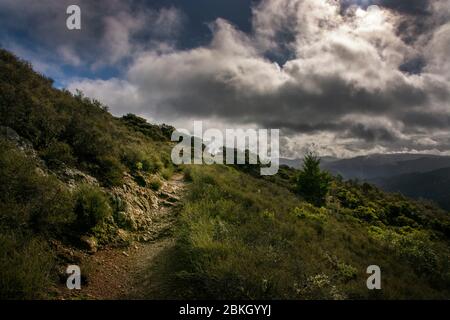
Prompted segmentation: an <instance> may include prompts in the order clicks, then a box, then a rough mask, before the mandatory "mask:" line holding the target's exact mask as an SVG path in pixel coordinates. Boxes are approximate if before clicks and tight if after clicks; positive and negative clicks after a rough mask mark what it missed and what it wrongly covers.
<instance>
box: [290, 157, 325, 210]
mask: <svg viewBox="0 0 450 320" xmlns="http://www.w3.org/2000/svg"><path fill="white" fill-rule="evenodd" d="M330 182H331V176H330V175H329V174H328V172H325V171H322V170H320V158H319V157H318V156H316V155H315V154H314V153H312V152H309V153H308V154H307V155H306V156H305V159H304V161H303V168H302V170H300V172H299V174H298V176H297V192H298V193H299V194H300V195H301V196H302V197H304V198H305V200H306V201H308V202H310V203H312V204H314V205H315V206H318V207H320V206H322V205H323V204H324V203H325V197H326V195H327V193H328V190H329V188H330Z"/></svg>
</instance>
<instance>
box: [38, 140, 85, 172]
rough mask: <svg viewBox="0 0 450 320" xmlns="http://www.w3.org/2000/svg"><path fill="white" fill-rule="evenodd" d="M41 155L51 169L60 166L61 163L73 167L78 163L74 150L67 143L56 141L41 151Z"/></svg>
mask: <svg viewBox="0 0 450 320" xmlns="http://www.w3.org/2000/svg"><path fill="white" fill-rule="evenodd" d="M40 155H41V157H42V158H43V159H44V160H45V161H46V163H47V165H48V166H50V167H52V166H54V165H58V164H59V163H61V162H62V163H65V164H67V165H72V164H74V163H75V162H76V159H75V157H74V156H73V152H72V148H71V147H70V146H69V145H68V144H67V143H64V142H60V141H55V142H53V143H52V144H50V145H49V146H48V147H47V148H46V149H44V150H43V151H41V153H40Z"/></svg>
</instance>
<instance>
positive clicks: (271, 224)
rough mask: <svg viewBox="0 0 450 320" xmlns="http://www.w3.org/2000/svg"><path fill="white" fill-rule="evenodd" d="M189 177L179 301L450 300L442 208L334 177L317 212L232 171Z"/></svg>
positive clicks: (210, 170)
mask: <svg viewBox="0 0 450 320" xmlns="http://www.w3.org/2000/svg"><path fill="white" fill-rule="evenodd" d="M186 170H187V175H188V177H190V178H191V179H192V187H191V191H190V194H189V196H188V197H187V200H186V204H185V207H184V209H183V212H182V214H181V225H180V228H179V232H178V235H179V250H180V259H181V261H183V263H180V266H181V267H180V269H179V270H178V276H179V278H180V279H181V280H183V281H184V286H185V287H186V288H187V289H186V291H185V294H186V295H185V297H190V298H192V297H196V298H220V299H230V298H233V299H241V298H244V299H257V298H258V299H272V298H280V299H285V298H287V299H345V298H350V299H367V298H369V299H370V298H383V299H405V298H448V297H449V296H450V272H449V270H450V269H449V267H450V265H449V264H450V251H449V236H450V234H449V230H450V228H449V226H450V225H449V219H448V216H447V215H446V214H445V213H444V212H441V211H440V210H439V209H436V208H432V207H425V206H424V205H422V204H420V203H416V202H411V201H409V200H407V199H405V198H404V197H402V196H400V195H389V194H385V193H383V192H381V191H379V190H378V189H376V188H375V187H372V186H370V185H367V184H365V185H359V184H356V183H354V182H342V181H340V180H337V179H334V180H333V181H332V183H331V187H330V188H331V189H330V192H329V196H328V197H327V201H326V204H325V205H324V206H322V207H315V206H314V205H312V204H310V203H308V202H305V201H304V200H302V199H301V198H299V197H298V196H297V195H296V194H295V193H293V192H291V191H289V190H288V189H286V188H284V187H282V186H280V184H275V183H272V182H269V181H267V180H266V179H261V178H255V177H252V176H249V175H248V174H246V173H243V172H241V171H238V170H237V169H236V168H234V167H229V166H228V167H226V166H210V167H207V168H205V167H204V166H202V167H197V166H194V167H189V168H187V169H186ZM293 174H294V175H295V174H296V173H295V171H293ZM372 264H376V265H379V266H380V267H381V270H382V286H383V287H382V288H383V290H381V291H378V290H374V291H370V290H368V289H367V287H366V279H367V277H368V275H367V274H366V268H367V267H368V266H369V265H372Z"/></svg>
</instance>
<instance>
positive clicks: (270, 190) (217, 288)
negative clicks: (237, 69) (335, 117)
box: [0, 51, 450, 299]
mask: <svg viewBox="0 0 450 320" xmlns="http://www.w3.org/2000/svg"><path fill="white" fill-rule="evenodd" d="M0 126H1V127H2V129H1V130H0V133H1V136H0V252H2V255H0V298H7V299H11V298H19V299H24V298H25V299H34V298H42V297H44V298H48V297H49V288H51V287H52V286H54V285H55V283H57V282H58V281H62V282H61V283H62V284H63V283H64V281H65V280H64V279H65V274H64V273H63V269H62V268H63V267H64V266H65V265H67V264H73V263H75V264H76V263H77V260H76V257H75V256H73V255H71V254H70V252H74V251H78V250H81V251H82V252H83V253H84V254H94V255H95V254H96V253H95V251H97V250H100V251H101V250H103V248H105V247H114V246H115V247H123V248H127V247H128V248H129V246H130V245H133V243H136V242H146V241H151V240H152V239H153V238H152V233H151V230H152V228H153V227H154V226H155V213H157V212H159V211H158V210H159V209H160V208H161V207H162V206H166V205H170V204H171V203H172V202H173V199H171V197H170V195H167V194H164V192H163V190H161V186H162V185H163V184H164V183H165V182H166V181H168V180H169V179H170V178H171V176H172V175H173V173H174V172H177V174H180V173H183V174H184V177H185V179H186V181H188V183H187V189H188V190H187V194H186V197H185V198H184V199H180V207H179V210H180V212H179V215H177V216H176V222H175V223H174V226H175V227H174V229H173V232H174V233H173V236H174V241H175V245H174V252H173V255H172V257H171V259H168V260H167V262H168V263H169V264H170V265H166V266H165V267H164V268H168V269H167V270H169V269H170V270H171V274H172V275H173V277H172V278H170V279H167V280H164V281H168V283H166V285H167V286H165V287H167V288H174V290H173V291H171V292H169V293H167V294H166V295H165V297H166V298H190V299H193V298H208V299H218V298H236V299H256V298H264V299H274V298H282V299H405V298H419V299H420V298H422V299H430V298H446V299H448V298H450V272H449V270H450V244H449V239H450V219H449V216H448V214H447V213H446V212H443V211H442V210H440V209H439V208H436V207H434V206H432V205H429V204H427V203H422V202H417V201H412V200H409V199H407V198H405V197H403V196H401V195H395V194H388V193H384V192H382V191H380V190H379V189H377V188H376V187H373V186H371V185H369V184H358V183H356V182H345V181H342V180H341V179H339V178H334V179H333V180H332V184H331V189H330V192H329V194H328V196H327V198H326V201H325V205H324V206H323V207H320V208H318V207H315V206H313V205H312V204H310V203H308V202H306V201H304V200H303V199H302V198H301V197H300V196H298V195H297V194H296V193H295V188H294V186H293V184H294V182H293V181H294V180H295V176H296V175H297V174H298V172H297V171H296V170H295V169H289V168H287V167H283V168H281V170H280V173H279V174H278V175H276V176H273V177H260V176H259V175H257V174H255V173H256V172H258V170H257V168H253V167H249V166H225V165H214V166H203V165H199V166H178V167H176V166H174V165H173V164H172V163H171V161H170V157H169V154H170V150H171V147H172V143H171V142H170V141H169V139H168V137H169V136H170V133H171V131H172V130H173V128H171V127H170V126H166V125H161V126H158V125H151V124H148V123H146V121H145V120H144V119H141V118H139V117H136V116H134V115H128V116H125V117H122V118H115V117H113V116H112V115H111V114H109V113H108V111H107V107H106V106H103V105H102V104H101V103H100V102H98V101H92V100H90V99H87V98H85V97H83V95H82V94H81V93H79V94H76V95H72V94H71V93H69V92H66V91H60V90H57V89H55V88H53V87H52V81H51V80H49V79H47V78H45V77H43V76H41V75H38V74H36V73H35V72H34V71H33V70H32V68H31V66H30V65H29V64H27V63H26V62H23V61H20V60H18V59H17V58H16V57H14V56H13V55H12V54H10V53H8V52H6V51H0ZM55 244H56V245H55ZM61 248H62V249H61ZM373 264H376V265H379V266H380V268H381V270H382V287H383V289H382V290H368V289H367V287H366V279H367V276H368V275H367V274H366V269H367V267H368V266H369V265H373ZM140 270H146V269H145V268H141V269H140ZM143 272H145V271H143ZM148 272H149V273H150V272H152V271H151V270H148ZM163 273H164V272H163ZM145 278H146V277H145V276H144V279H145ZM85 280H86V279H85ZM87 280H89V279H87ZM169 282H170V283H169ZM84 285H87V286H89V281H87V283H84ZM154 290H155V286H154V285H152V284H151V283H150V284H149V287H148V288H143V291H144V292H145V291H146V292H148V295H145V294H143V295H144V296H147V297H149V298H152V297H155V296H156V295H155V294H154ZM88 298H89V297H88Z"/></svg>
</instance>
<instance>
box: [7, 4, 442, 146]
mask: <svg viewBox="0 0 450 320" xmlns="http://www.w3.org/2000/svg"><path fill="white" fill-rule="evenodd" d="M155 3H156V4H157V5H152V4H155ZM172 3H173V4H174V5H173V6H172ZM220 3H221V4H223V9H222V10H224V15H226V14H228V15H230V14H229V13H230V12H235V11H233V10H231V9H230V10H225V8H226V5H225V2H220ZM233 3H234V2H233ZM233 3H230V4H229V5H230V6H234V5H233ZM236 3H237V2H236ZM68 4H79V5H80V6H81V7H82V12H83V30H82V32H70V33H69V32H68V31H67V30H66V28H64V27H62V28H61V25H62V26H65V19H66V17H67V16H66V14H65V8H66V7H67V5H68ZM373 4H377V5H378V6H379V8H380V9H377V7H370V5H373ZM447 4H448V3H446V0H436V1H417V0H413V1H393V0H372V1H366V0H361V1H359V0H352V1H350V0H345V1H344V0H342V1H331V0H263V1H257V2H254V5H253V7H252V8H251V9H252V10H251V12H252V17H250V16H249V17H248V19H247V20H248V21H249V22H248V23H249V24H251V25H250V26H247V25H246V24H245V23H242V21H244V20H246V18H245V17H244V16H242V17H239V19H237V20H236V21H233V22H234V23H235V24H233V23H230V22H229V21H227V20H225V19H217V20H216V21H215V22H211V21H203V20H207V19H209V18H210V17H213V16H214V17H215V16H217V14H216V13H214V14H212V13H211V14H208V15H202V16H199V15H196V14H195V12H194V11H192V10H185V12H183V11H182V10H180V9H179V8H180V5H179V2H177V1H173V2H171V1H156V2H151V3H150V2H149V1H143V0H142V1H137V0H136V1H131V0H129V1H119V0H113V1H87V0H77V1H66V0H62V1H56V0H54V1H50V0H44V1H40V2H39V3H38V2H36V1H31V0H21V1H12V0H3V1H2V2H1V3H0V21H1V22H0V24H1V25H2V29H1V30H2V31H0V41H1V42H4V43H8V44H9V45H10V46H11V47H14V46H15V48H18V50H20V49H23V50H28V52H33V54H34V55H35V56H38V57H39V56H40V57H43V56H44V55H49V56H51V58H50V61H53V62H54V64H59V65H61V64H66V65H70V66H73V67H79V68H89V69H91V70H96V69H98V68H102V67H104V66H115V67H116V68H117V67H120V68H121V69H122V70H123V73H120V74H121V76H120V78H112V77H109V78H108V77H99V78H102V79H105V78H106V80H99V79H95V78H94V79H77V80H72V81H70V85H69V89H70V90H72V91H73V90H75V89H76V88H79V89H82V90H83V91H84V92H85V94H87V95H88V96H92V97H96V98H98V99H101V100H102V101H104V102H105V103H107V104H109V105H110V107H111V110H112V111H113V112H114V113H115V114H118V115H120V114H123V113H128V112H134V113H138V114H141V115H145V116H148V117H150V118H152V119H156V120H161V121H167V122H175V123H177V124H183V119H186V120H185V121H188V120H187V119H214V121H220V122H222V123H223V124H233V125H239V126H246V125H256V126H260V127H270V128H280V129H282V130H283V132H284V133H285V134H286V135H287V136H289V137H292V138H294V137H297V138H298V140H297V142H296V143H294V142H293V141H291V140H289V143H286V144H285V146H289V145H291V146H295V147H296V148H297V147H298V148H300V149H302V148H303V147H302V145H299V144H300V143H303V144H309V143H311V142H314V143H315V142H317V143H319V144H320V143H322V144H327V148H326V150H325V151H324V152H331V153H336V154H338V153H346V152H350V153H352V152H353V153H354V152H356V150H358V152H372V151H383V150H389V151H395V150H402V151H404V150H405V148H406V149H408V150H409V149H410V150H421V151H423V150H440V151H442V150H449V148H448V145H447V146H445V145H444V143H448V134H447V132H448V130H449V129H448V124H449V116H448V114H449V105H448V101H449V99H450V85H449V80H450V63H448V62H447V59H446V57H448V55H449V54H450V48H449V46H448V43H449V36H448V31H449V30H450V24H449V17H450V10H448V8H447V7H448V5H447ZM240 5H241V2H240ZM352 5H353V7H351V6H352ZM446 5H447V6H446ZM236 6H237V4H236ZM233 8H234V7H233ZM347 9H348V10H347ZM205 10H206V9H205ZM247 11H248V12H250V9H249V10H247ZM231 16H233V15H231ZM206 17H208V18H206ZM192 19H197V20H198V21H197V23H198V24H197V25H201V26H202V27H201V28H209V30H210V32H211V34H210V36H209V37H206V38H205V37H203V34H201V33H196V31H195V32H194V31H193V30H183V29H186V28H185V26H188V25H189V26H192V24H189V23H191V22H192ZM230 19H231V18H230ZM187 21H190V22H189V23H188V24H186V22H187ZM207 23H208V24H207ZM236 24H237V25H236ZM202 30H203V29H202ZM183 35H189V37H187V38H195V37H196V36H197V35H198V36H199V37H200V38H201V39H202V40H201V41H200V40H199V41H197V40H192V41H191V40H189V39H188V40H183V42H184V43H187V42H189V43H191V45H192V44H193V43H198V45H192V47H183V48H182V49H180V47H178V46H177V41H178V39H179V38H180V37H181V36H183ZM185 38H186V37H185ZM187 38H186V39H187ZM205 39H206V40H205ZM186 41H187V42H186ZM31 43H34V44H35V45H31ZM28 44H30V45H28ZM46 61H47V62H48V61H49V59H47V60H46ZM308 139H309V140H308Z"/></svg>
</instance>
